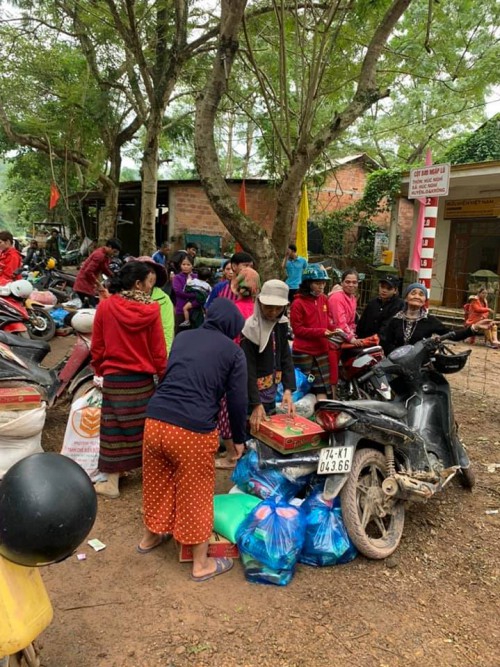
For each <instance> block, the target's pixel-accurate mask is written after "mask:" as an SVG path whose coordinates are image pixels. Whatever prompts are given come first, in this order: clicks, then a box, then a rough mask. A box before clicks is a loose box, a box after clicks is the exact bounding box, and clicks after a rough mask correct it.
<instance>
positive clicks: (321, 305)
mask: <svg viewBox="0 0 500 667" xmlns="http://www.w3.org/2000/svg"><path fill="white" fill-rule="evenodd" d="M290 324H291V325H292V331H293V334H294V336H295V337H294V339H293V351H294V352H302V353H303V354H312V355H313V356H316V355H318V354H327V353H328V339H327V338H326V337H325V331H326V330H327V329H328V299H327V297H326V296H325V295H324V294H320V296H318V297H314V296H312V294H301V293H300V292H299V293H298V294H296V295H295V298H294V300H293V301H292V306H291V308H290Z"/></svg>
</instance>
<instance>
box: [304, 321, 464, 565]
mask: <svg viewBox="0 0 500 667" xmlns="http://www.w3.org/2000/svg"><path fill="white" fill-rule="evenodd" d="M453 336H454V334H453V332H452V333H449V334H446V335H444V336H440V337H437V336H436V337H433V338H431V339H426V340H422V341H419V342H417V343H415V345H405V346H403V347H400V348H398V349H396V350H394V351H393V352H391V353H390V354H389V356H388V357H387V358H384V359H383V360H382V361H380V362H379V363H378V364H377V365H375V366H374V367H373V368H371V369H370V370H369V371H368V373H366V374H365V377H364V378H360V381H366V380H368V379H369V377H373V376H377V375H379V377H380V376H381V375H384V376H390V377H391V385H392V389H393V391H394V394H395V400H394V401H387V402H386V401H375V400H354V401H337V400H333V401H330V400H325V401H319V402H318V403H317V405H316V415H315V416H316V420H317V422H318V423H319V424H320V425H321V426H322V427H323V428H324V430H325V431H326V432H327V433H328V434H329V446H328V447H325V448H322V449H320V450H319V455H318V465H317V473H318V474H319V475H326V476H327V477H326V481H325V485H324V492H323V493H324V495H325V497H327V498H333V497H335V496H337V495H339V494H340V499H341V505H342V513H343V518H344V522H345V525H346V528H347V531H348V533H349V536H350V538H351V539H352V541H353V542H354V544H355V545H356V547H357V548H358V550H359V551H360V552H361V553H362V554H363V555H364V556H366V557H368V558H373V559H382V558H386V557H387V556H389V555H390V554H392V553H393V552H394V551H395V550H396V549H397V547H398V545H399V542H400V539H401V536H402V533H403V527H404V518H405V502H406V501H408V500H411V501H426V500H428V499H429V498H431V497H432V496H434V495H435V494H436V493H438V492H440V491H442V490H443V489H444V488H445V487H446V486H447V485H448V484H449V483H450V482H451V480H452V479H453V478H454V477H455V476H458V477H459V479H460V481H461V483H462V485H463V486H464V487H466V488H468V489H471V488H472V487H473V486H474V484H475V476H474V472H473V470H472V467H471V463H470V460H469V458H468V456H467V452H466V450H465V447H464V445H463V443H462V441H461V440H460V437H459V435H458V430H457V424H456V423H455V419H454V416H453V405H452V400H451V393H450V386H449V384H448V382H447V380H446V378H445V375H446V374H448V373H454V372H458V371H460V370H461V369H462V368H463V367H464V366H465V364H466V362H467V359H468V356H469V354H470V350H468V351H466V352H461V353H458V354H455V353H454V352H453V351H452V350H451V349H450V348H449V347H447V346H446V345H445V344H444V343H445V341H446V340H447V339H451V338H453Z"/></svg>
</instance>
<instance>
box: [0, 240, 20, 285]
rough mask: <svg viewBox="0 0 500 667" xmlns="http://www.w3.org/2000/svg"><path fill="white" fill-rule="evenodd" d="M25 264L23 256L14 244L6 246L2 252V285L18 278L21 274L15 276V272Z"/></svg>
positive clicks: (0, 281)
mask: <svg viewBox="0 0 500 667" xmlns="http://www.w3.org/2000/svg"><path fill="white" fill-rule="evenodd" d="M22 265H23V256H22V255H21V253H20V252H18V251H17V250H16V249H15V247H14V246H11V247H10V248H6V249H5V250H4V251H3V252H2V253H0V285H6V284H7V283H10V282H12V281H13V280H17V279H18V278H19V276H15V275H14V272H15V271H17V269H19V268H20V267H21V266H22Z"/></svg>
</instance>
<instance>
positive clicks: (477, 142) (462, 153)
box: [442, 114, 500, 164]
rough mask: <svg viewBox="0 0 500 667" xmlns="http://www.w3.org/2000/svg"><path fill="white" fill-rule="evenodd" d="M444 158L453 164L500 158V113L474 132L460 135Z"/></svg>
mask: <svg viewBox="0 0 500 667" xmlns="http://www.w3.org/2000/svg"><path fill="white" fill-rule="evenodd" d="M442 159H443V161H444V162H451V163H452V164H466V163H468V162H489V161H491V160H500V114H497V115H496V116H494V117H493V118H490V120H488V121H487V122H486V123H484V125H482V126H481V127H480V128H478V129H477V130H476V131H475V132H473V133H472V134H469V135H467V136H465V137H460V138H459V139H458V140H457V141H456V142H455V144H454V145H453V146H451V148H450V149H449V150H447V151H446V152H445V153H444V155H443V158H442Z"/></svg>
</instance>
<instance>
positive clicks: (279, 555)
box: [236, 498, 306, 586]
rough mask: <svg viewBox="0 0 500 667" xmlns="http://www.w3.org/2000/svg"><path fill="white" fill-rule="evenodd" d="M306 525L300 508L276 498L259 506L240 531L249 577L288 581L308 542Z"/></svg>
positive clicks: (267, 581) (281, 583) (263, 581)
mask: <svg viewBox="0 0 500 667" xmlns="http://www.w3.org/2000/svg"><path fill="white" fill-rule="evenodd" d="M305 527H306V524H305V517H304V514H303V512H302V509H301V508H300V507H294V506H293V505H289V504H288V503H286V502H283V501H277V500H275V499H273V498H270V499H269V500H266V501H264V502H262V503H260V504H259V505H257V507H255V508H254V509H253V510H252V511H251V512H250V514H248V515H247V517H246V518H245V519H244V520H243V522H242V523H241V524H240V527H239V528H238V530H237V533H236V541H237V544H238V548H239V551H240V555H241V559H242V563H243V567H244V568H245V577H246V579H247V580H248V581H252V582H254V583H261V584H275V585H278V586H285V585H286V584H288V583H289V582H290V581H291V579H292V577H293V574H294V571H295V566H296V564H297V559H298V557H299V553H300V551H301V550H302V547H303V544H304V539H305Z"/></svg>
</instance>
